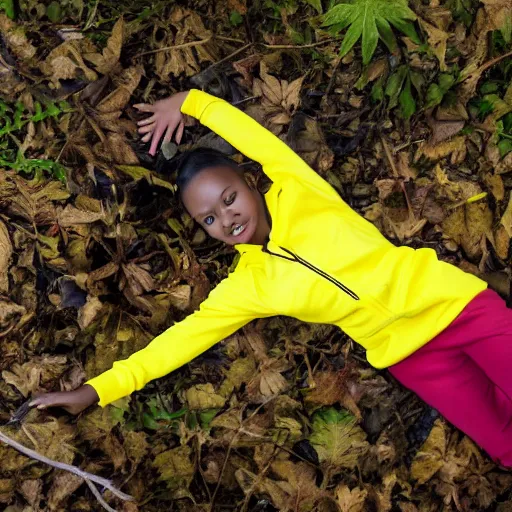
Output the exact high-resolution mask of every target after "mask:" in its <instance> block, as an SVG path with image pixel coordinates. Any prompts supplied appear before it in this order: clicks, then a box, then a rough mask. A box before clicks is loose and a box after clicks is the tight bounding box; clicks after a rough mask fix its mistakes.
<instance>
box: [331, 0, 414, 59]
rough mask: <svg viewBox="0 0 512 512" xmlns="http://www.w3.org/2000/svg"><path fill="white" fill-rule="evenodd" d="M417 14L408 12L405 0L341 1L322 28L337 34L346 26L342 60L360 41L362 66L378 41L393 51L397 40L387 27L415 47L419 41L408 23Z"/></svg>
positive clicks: (369, 57) (341, 49)
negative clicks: (413, 43)
mask: <svg viewBox="0 0 512 512" xmlns="http://www.w3.org/2000/svg"><path fill="white" fill-rule="evenodd" d="M415 19H416V14H414V12H413V11H412V10H411V9H409V7H408V5H407V0H351V1H350V0H344V2H343V3H341V4H338V5H335V6H334V7H333V8H332V9H330V10H329V11H328V12H327V14H326V15H325V16H324V20H323V26H326V27H333V28H335V29H336V30H338V31H341V30H343V29H344V28H346V27H349V28H348V30H347V33H346V34H345V37H344V39H343V42H342V44H341V48H340V56H341V57H344V56H345V55H346V54H347V53H348V52H349V51H350V50H351V49H352V48H353V46H354V45H355V44H356V42H357V41H358V40H359V39H360V38H361V39H362V53H363V64H365V65H366V64H368V63H369V62H370V60H371V58H372V56H373V54H374V53H375V49H376V47H377V43H378V40H379V38H380V39H382V41H384V43H385V44H386V46H387V47H388V48H389V49H390V50H391V51H392V50H393V49H394V48H395V47H396V39H395V37H394V35H393V32H392V29H391V26H390V25H393V26H394V27H395V28H396V29H398V30H400V31H401V32H403V33H404V34H405V35H407V36H409V37H410V38H411V39H412V40H413V41H414V42H415V43H416V44H419V43H420V42H421V41H420V38H419V37H418V34H417V33H416V30H415V28H414V25H413V24H412V23H411V21H414V20H415Z"/></svg>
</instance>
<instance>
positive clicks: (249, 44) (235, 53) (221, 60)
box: [207, 43, 252, 69]
mask: <svg viewBox="0 0 512 512" xmlns="http://www.w3.org/2000/svg"><path fill="white" fill-rule="evenodd" d="M251 46H252V43H247V44H246V45H245V46H242V47H241V48H238V50H235V51H234V52H233V53H230V54H229V55H228V56H227V57H224V58H223V59H220V60H219V61H217V62H214V63H213V64H212V65H211V66H210V67H209V68H207V69H210V68H213V67H215V66H218V65H219V64H223V63H224V62H226V61H227V60H230V59H232V58H233V57H235V56H236V55H238V54H239V53H242V52H244V51H245V50H247V49H248V48H250V47H251Z"/></svg>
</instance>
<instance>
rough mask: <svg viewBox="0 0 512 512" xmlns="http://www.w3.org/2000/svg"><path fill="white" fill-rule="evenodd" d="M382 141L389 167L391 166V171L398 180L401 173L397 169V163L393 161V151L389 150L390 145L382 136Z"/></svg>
mask: <svg viewBox="0 0 512 512" xmlns="http://www.w3.org/2000/svg"><path fill="white" fill-rule="evenodd" d="M380 140H381V141H382V145H383V146H384V153H386V158H387V159H388V162H389V165H390V166H391V170H392V171H393V176H394V177H395V178H398V177H399V176H400V173H399V172H398V169H397V168H396V165H395V161H394V160H393V156H392V155H391V151H390V150H389V146H388V143H387V142H386V139H385V138H384V137H383V136H382V135H381V136H380Z"/></svg>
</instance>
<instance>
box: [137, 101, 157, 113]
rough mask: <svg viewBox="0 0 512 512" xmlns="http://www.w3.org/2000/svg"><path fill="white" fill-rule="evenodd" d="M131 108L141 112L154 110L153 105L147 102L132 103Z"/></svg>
mask: <svg viewBox="0 0 512 512" xmlns="http://www.w3.org/2000/svg"><path fill="white" fill-rule="evenodd" d="M133 108H136V109H137V110H140V111H141V112H154V111H155V105H150V104H149V103H137V104H136V105H133Z"/></svg>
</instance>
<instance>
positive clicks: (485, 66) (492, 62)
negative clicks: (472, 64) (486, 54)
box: [461, 52, 512, 82]
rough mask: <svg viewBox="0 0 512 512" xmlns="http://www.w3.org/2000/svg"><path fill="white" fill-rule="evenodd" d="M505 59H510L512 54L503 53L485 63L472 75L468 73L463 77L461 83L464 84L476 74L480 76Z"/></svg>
mask: <svg viewBox="0 0 512 512" xmlns="http://www.w3.org/2000/svg"><path fill="white" fill-rule="evenodd" d="M507 57H512V52H508V53H505V54H504V55H500V56H498V57H495V58H494V59H491V60H490V61H489V62H485V63H484V64H482V65H481V66H480V67H479V68H477V69H476V70H475V71H474V72H473V73H469V74H468V75H467V76H465V77H464V78H463V79H462V80H461V82H465V81H466V80H467V79H468V78H469V77H471V76H473V75H475V74H477V75H481V74H482V73H484V72H485V71H487V70H488V69H489V68H492V67H493V66H494V65H495V64H497V63H498V62H500V61H502V60H503V59H506V58H507Z"/></svg>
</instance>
